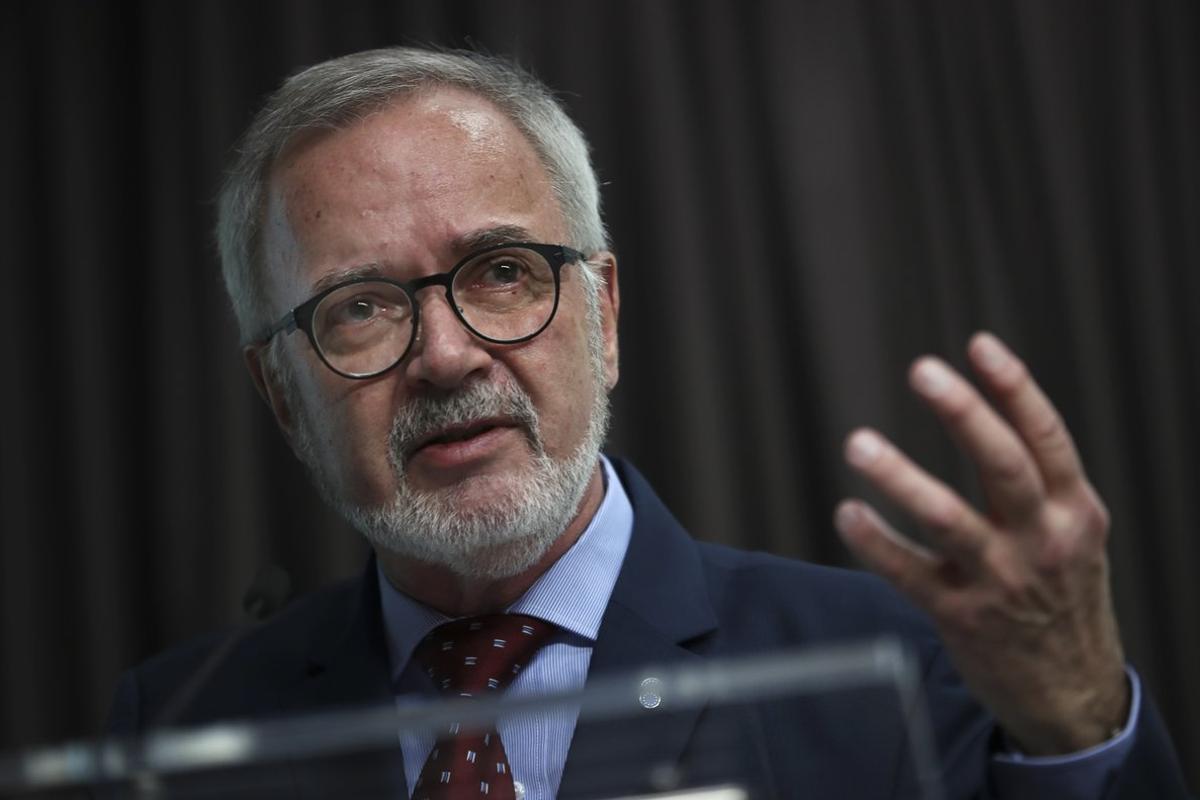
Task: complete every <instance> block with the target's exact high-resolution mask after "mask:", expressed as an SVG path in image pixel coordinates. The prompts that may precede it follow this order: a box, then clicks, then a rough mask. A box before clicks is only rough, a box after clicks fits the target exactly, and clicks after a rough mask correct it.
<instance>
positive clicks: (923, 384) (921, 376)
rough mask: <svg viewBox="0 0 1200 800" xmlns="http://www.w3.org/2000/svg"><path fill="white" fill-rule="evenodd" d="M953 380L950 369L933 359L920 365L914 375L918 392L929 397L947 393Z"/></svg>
mask: <svg viewBox="0 0 1200 800" xmlns="http://www.w3.org/2000/svg"><path fill="white" fill-rule="evenodd" d="M952 380H953V378H951V376H950V370H949V368H947V367H946V366H945V365H944V364H942V363H941V362H940V361H937V360H935V359H932V358H927V359H925V360H924V361H922V362H921V363H920V364H918V365H917V369H916V371H915V372H914V373H913V382H914V383H915V384H916V387H917V390H918V391H920V392H921V393H922V394H924V395H928V396H929V397H937V396H938V395H940V394H942V393H943V392H945V391H946V390H947V389H949V388H950V383H951V381H952Z"/></svg>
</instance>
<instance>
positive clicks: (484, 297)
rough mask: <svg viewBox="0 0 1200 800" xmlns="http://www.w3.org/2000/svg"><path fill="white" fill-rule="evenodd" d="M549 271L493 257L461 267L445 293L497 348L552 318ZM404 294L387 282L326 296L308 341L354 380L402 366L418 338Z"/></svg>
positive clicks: (530, 258)
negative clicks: (448, 293)
mask: <svg viewBox="0 0 1200 800" xmlns="http://www.w3.org/2000/svg"><path fill="white" fill-rule="evenodd" d="M555 291H556V286H555V280H554V270H553V269H552V268H551V266H550V263H549V262H548V261H547V260H546V259H545V258H544V257H543V256H542V255H541V254H539V253H537V252H535V251H533V250H528V249H526V248H523V247H512V248H505V249H502V250H490V251H487V252H485V253H481V254H480V255H479V256H478V257H476V258H474V259H472V260H470V261H468V262H466V263H465V264H463V265H462V266H461V267H460V268H459V269H458V270H457V272H455V274H454V280H453V282H452V284H451V287H450V293H451V295H452V297H453V300H454V303H455V304H456V305H457V307H458V313H459V315H460V317H461V318H462V319H463V321H464V322H465V323H466V325H467V327H468V328H470V329H471V330H472V331H474V332H475V333H476V334H478V335H479V336H481V337H483V338H485V339H489V340H492V341H496V342H512V341H516V340H518V339H523V338H525V337H528V336H531V335H533V334H534V333H537V332H538V331H539V330H540V329H541V328H542V327H543V326H544V325H545V324H546V323H547V321H548V320H549V319H550V315H551V314H553V313H554V303H555V299H556V298H555ZM413 317H414V312H413V307H412V301H411V300H410V298H409V296H408V294H407V293H406V292H405V291H404V290H403V289H401V288H400V287H398V286H396V285H394V284H391V283H386V282H384V281H362V282H359V283H353V284H349V285H346V286H343V287H341V288H339V289H337V290H335V291H333V292H330V293H329V294H328V295H326V296H325V297H324V298H323V299H322V300H321V302H320V304H318V306H317V307H316V309H315V310H314V312H313V338H314V339H315V340H316V344H317V347H318V349H319V350H320V351H321V354H322V356H324V358H325V360H326V361H327V362H328V363H329V365H330V366H331V367H333V368H334V369H336V370H337V371H339V372H342V373H344V374H347V375H353V376H367V375H373V374H376V373H379V372H382V371H384V370H386V369H388V368H390V367H391V366H392V365H393V364H395V363H396V362H397V361H399V360H400V358H401V357H402V356H403V355H404V352H405V351H406V350H407V349H408V346H409V343H410V342H411V340H412V337H413V334H414V333H415V326H414V325H413Z"/></svg>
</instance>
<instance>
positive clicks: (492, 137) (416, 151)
mask: <svg viewBox="0 0 1200 800" xmlns="http://www.w3.org/2000/svg"><path fill="white" fill-rule="evenodd" d="M268 187H269V189H268V198H267V204H266V209H265V219H264V226H263V253H264V256H265V262H266V267H267V270H266V271H267V276H268V280H269V281H270V282H272V283H275V284H276V285H275V286H274V287H272V288H273V289H280V288H282V287H280V286H279V282H280V281H281V280H287V282H290V278H291V277H294V276H295V274H296V270H297V269H298V270H299V271H300V277H301V279H302V280H305V281H308V282H311V281H312V280H315V279H317V278H318V277H319V274H320V273H322V272H323V271H327V270H330V269H339V268H345V267H347V266H349V265H351V264H352V263H354V262H358V263H372V262H380V261H383V262H394V263H405V262H407V263H410V264H415V263H422V262H424V261H430V260H437V261H443V262H444V261H445V260H446V259H451V258H453V257H454V256H455V255H456V254H455V253H454V252H452V247H451V245H452V243H453V242H455V241H460V240H462V238H463V236H464V234H467V233H469V232H470V231H471V230H475V229H482V228H492V227H496V226H498V225H514V226H520V227H524V228H526V229H528V230H531V231H535V232H537V233H538V235H539V236H540V237H545V238H548V239H555V240H557V239H561V238H563V237H565V223H564V220H563V218H562V214H561V211H560V209H559V207H558V203H557V200H556V199H555V196H554V192H553V190H552V187H551V183H550V178H549V176H548V174H547V172H546V169H545V167H544V165H543V164H542V162H541V160H540V158H539V157H538V154H537V152H536V151H535V150H534V148H533V145H532V144H531V143H530V142H529V140H528V138H527V137H526V136H525V135H524V134H523V133H522V132H521V131H520V130H519V129H518V128H517V126H516V125H515V124H514V123H513V122H512V120H510V119H509V118H508V117H507V116H506V115H505V114H504V113H503V112H502V111H501V110H500V109H498V108H496V107H495V106H494V105H493V104H491V103H490V102H489V101H487V100H486V99H484V98H481V97H479V96H477V95H474V94H472V93H469V92H466V91H464V90H460V89H451V88H440V89H435V90H429V91H423V92H419V93H416V94H413V95H409V96H405V97H403V98H400V99H398V100H396V101H394V102H392V103H390V104H388V105H387V106H385V107H383V108H381V109H379V110H377V111H374V112H372V113H370V114H367V115H365V116H364V117H362V118H361V119H359V120H357V121H355V122H353V123H350V124H348V125H346V126H344V127H341V128H338V129H336V130H323V131H316V132H310V133H306V134H304V135H303V136H299V137H297V138H296V140H295V141H293V142H291V143H290V144H289V146H288V147H287V149H286V150H285V151H284V152H283V154H282V155H281V156H280V158H279V159H277V160H276V162H275V165H274V167H273V169H272V172H271V176H270V181H269V184H268ZM288 272H291V273H292V275H291V276H288V275H287V273H288ZM285 294H286V295H287V297H286V298H285V299H286V300H287V301H289V302H290V301H291V300H294V299H295V293H294V292H286V293H285ZM277 296H278V295H277Z"/></svg>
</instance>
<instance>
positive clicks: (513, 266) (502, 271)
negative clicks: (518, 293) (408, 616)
mask: <svg viewBox="0 0 1200 800" xmlns="http://www.w3.org/2000/svg"><path fill="white" fill-rule="evenodd" d="M526 272H527V270H526V268H525V265H524V264H522V263H521V262H520V261H517V260H516V259H513V258H498V259H496V260H495V261H492V262H490V263H488V264H486V265H484V268H483V269H482V270H480V272H479V275H478V278H477V282H478V283H479V284H480V285H481V286H511V285H512V284H514V283H520V282H521V281H522V279H523V278H524V277H525V274H526Z"/></svg>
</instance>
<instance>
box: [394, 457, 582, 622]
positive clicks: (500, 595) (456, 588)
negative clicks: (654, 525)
mask: <svg viewBox="0 0 1200 800" xmlns="http://www.w3.org/2000/svg"><path fill="white" fill-rule="evenodd" d="M601 469H602V467H600V466H597V467H596V470H595V471H594V472H593V473H592V477H591V479H590V480H589V481H588V485H587V489H585V490H584V493H583V499H582V500H580V501H579V509H578V510H577V511H576V513H575V516H574V517H573V518H572V520H571V522H570V523H569V524H568V525H567V527H566V529H565V530H564V531H563V532H562V535H561V536H559V537H558V538H557V539H555V540H554V544H552V545H551V546H550V549H548V550H547V551H546V553H545V554H544V555H543V556H542V557H541V558H540V559H538V560H537V562H536V563H534V564H533V565H532V566H530V567H529V568H528V569H526V570H524V571H523V572H520V573H518V574H516V575H513V576H511V577H508V578H478V577H469V576H465V575H460V574H458V573H456V572H454V571H452V570H451V569H449V568H448V567H446V566H444V565H442V564H431V563H429V562H427V561H416V560H414V559H411V558H404V557H402V556H398V555H396V554H395V553H391V552H389V551H387V550H383V549H381V548H376V550H375V554H376V557H377V558H378V559H379V565H380V567H381V568H382V569H383V574H384V575H385V576H386V577H387V579H388V583H390V584H391V585H392V586H393V587H395V588H396V589H397V590H398V591H401V592H404V593H405V594H406V595H408V596H409V597H411V598H413V599H414V600H416V601H418V602H420V603H423V604H425V605H427V606H429V607H430V608H433V609H434V610H436V611H439V612H441V613H442V614H445V615H446V616H448V617H473V616H477V615H479V614H491V613H496V612H500V611H503V610H504V609H506V608H508V607H509V606H511V605H512V604H513V603H515V602H516V601H517V600H518V599H519V598H520V597H521V596H522V595H524V594H525V592H527V591H529V587H530V586H533V584H534V583H535V582H536V581H537V579H538V578H540V577H541V576H542V574H543V573H544V572H545V571H546V570H548V569H550V567H551V566H553V564H554V562H556V561H558V559H559V558H560V557H561V556H562V554H563V553H565V552H567V551H568V550H570V549H571V546H572V545H574V544H575V542H576V541H578V539H579V537H580V536H581V535H583V532H584V530H585V529H586V528H587V526H588V523H590V522H591V521H592V517H594V516H595V515H596V510H597V509H598V508H599V507H600V501H601V500H602V499H603V497H604V482H603V478H602V477H601V475H600V470H601Z"/></svg>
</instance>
